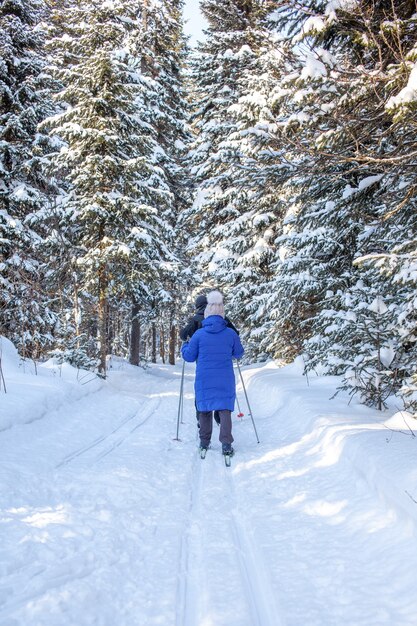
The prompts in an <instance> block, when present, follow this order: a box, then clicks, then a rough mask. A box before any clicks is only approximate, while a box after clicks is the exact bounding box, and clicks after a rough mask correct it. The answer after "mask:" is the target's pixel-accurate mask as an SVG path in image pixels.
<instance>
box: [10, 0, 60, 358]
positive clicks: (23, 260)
mask: <svg viewBox="0 0 417 626" xmlns="http://www.w3.org/2000/svg"><path fill="white" fill-rule="evenodd" d="M45 15H46V7H45V4H44V2H43V1H42V0H28V1H25V2H23V1H22V0H7V1H5V0H3V1H2V2H0V96H1V97H0V172H1V182H0V240H1V252H0V268H1V276H0V313H1V318H2V323H1V332H3V333H4V334H6V335H7V336H8V337H9V338H10V339H12V340H13V341H14V342H15V343H16V345H17V346H18V347H19V349H20V351H21V353H22V354H23V355H24V356H29V357H38V356H39V355H40V354H41V353H42V352H44V351H45V350H46V348H47V347H48V345H50V344H51V342H52V340H53V339H52V335H51V332H52V329H53V326H54V324H55V316H54V314H53V311H52V309H51V306H50V302H49V297H48V294H47V293H46V292H45V289H44V278H45V263H44V262H45V259H44V257H43V255H42V250H43V241H44V238H45V236H46V232H45V230H44V228H43V215H44V211H45V208H46V207H47V205H48V202H49V196H50V194H51V193H53V190H54V186H53V185H52V184H51V182H50V181H49V180H48V178H47V176H46V175H45V172H44V170H43V165H42V161H43V153H44V151H45V150H46V149H48V143H49V142H48V138H47V137H46V136H45V134H42V133H39V132H38V130H37V125H38V123H39V122H40V121H42V120H43V119H44V118H45V117H46V116H47V115H50V114H51V112H52V111H53V107H52V103H51V99H50V97H49V95H48V93H49V87H50V85H49V83H48V80H47V79H46V77H45V74H44V67H45V52H44V50H43V45H42V42H43V33H42V30H41V28H40V27H39V24H40V22H41V20H42V19H43V18H44V17H45Z"/></svg>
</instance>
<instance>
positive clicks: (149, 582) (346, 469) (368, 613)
mask: <svg viewBox="0 0 417 626" xmlns="http://www.w3.org/2000/svg"><path fill="white" fill-rule="evenodd" d="M3 369H4V375H5V378H6V384H7V388H8V393H7V394H6V395H4V393H3V392H1V395H0V428H1V429H2V430H1V432H0V448H1V459H0V470H1V471H0V481H1V484H0V493H1V496H0V508H1V513H0V535H1V537H0V624H1V626H75V625H77V626H87V625H90V624H91V625H92V624H98V625H103V626H104V625H106V626H116V625H117V626H136V625H137V626H154V625H155V626H156V625H164V626H226V625H227V626H280V625H284V624H285V625H292V626H307V625H308V626H315V625H317V626H330V625H332V626H333V625H334V626H339V625H341V624H346V625H349V626H352V625H355V626H380V625H385V624H386V625H390V626H392V625H395V626H415V624H416V623H417V622H416V614H417V599H416V595H415V593H414V586H415V585H414V574H415V572H416V571H417V537H416V535H417V533H416V528H417V504H416V502H415V500H417V469H416V468H417V465H416V463H415V458H416V452H417V447H416V446H417V442H416V438H415V437H413V436H412V433H411V431H410V430H409V428H408V426H407V425H406V423H405V421H407V422H408V424H409V425H410V426H411V419H410V418H409V417H407V416H403V415H400V414H397V415H396V416H394V417H390V415H389V414H385V415H381V414H378V413H377V412H376V411H372V410H370V409H367V408H364V407H362V406H359V405H354V406H352V405H351V406H350V407H349V406H347V403H346V398H343V397H339V396H338V397H337V398H336V399H335V400H332V401H330V400H329V399H328V398H329V397H330V396H331V395H333V393H334V389H335V385H336V381H335V379H331V378H328V379H322V378H316V379H312V380H311V379H310V381H309V383H310V385H309V386H308V385H307V381H306V379H305V378H304V377H303V376H301V375H300V373H299V371H298V368H297V365H293V366H290V367H286V368H282V369H279V368H277V367H276V366H275V365H274V364H273V363H268V364H266V365H262V366H260V365H254V366H251V367H245V368H243V373H244V377H245V380H246V383H247V389H248V392H249V397H250V399H251V403H252V405H253V406H252V408H253V411H254V416H255V419H256V425H257V428H258V433H259V438H260V441H261V443H260V444H257V443H256V439H255V435H254V432H253V429H252V424H251V421H250V419H249V417H248V416H247V415H245V417H244V418H243V420H242V421H238V420H237V419H235V421H234V436H235V448H236V451H237V452H236V456H235V457H234V459H233V461H232V468H231V469H226V468H225V466H224V463H223V460H222V458H221V454H220V445H219V442H218V441H217V436H218V429H217V427H216V426H215V430H214V437H213V442H212V444H213V445H212V449H211V450H210V451H209V453H208V454H207V458H206V459H205V460H204V461H201V460H200V459H199V457H198V455H197V451H196V444H197V438H196V428H195V416H194V406H193V393H192V388H193V367H192V366H190V365H187V367H186V382H185V408H184V422H185V423H184V424H181V425H180V438H181V441H180V442H177V441H174V440H173V437H174V436H175V431H176V419H177V404H178V392H179V387H180V377H181V365H178V366H176V367H170V366H162V365H158V366H154V367H152V368H151V369H149V370H147V371H143V370H141V369H138V368H134V367H131V366H129V365H127V364H124V363H121V362H116V363H115V366H114V369H113V370H112V371H111V373H110V376H109V379H108V381H106V382H97V381H93V382H91V383H87V384H85V385H82V384H80V383H79V382H77V380H76V378H75V375H74V372H73V370H71V368H65V369H64V370H62V372H61V373H60V374H61V375H59V372H58V371H57V368H54V367H53V365H52V364H48V367H47V368H39V371H38V375H37V376H35V375H34V374H31V373H28V372H26V373H24V372H22V370H21V368H19V367H18V361H17V360H16V358H15V356H13V354H11V351H10V350H9V351H8V357H7V358H6V359H4V358H3ZM239 400H240V404H241V407H242V409H244V410H245V412H246V413H247V411H246V408H244V398H243V396H242V393H241V392H240V394H239ZM384 420H385V422H384ZM400 431H401V432H400Z"/></svg>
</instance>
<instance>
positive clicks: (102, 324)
mask: <svg viewBox="0 0 417 626" xmlns="http://www.w3.org/2000/svg"><path fill="white" fill-rule="evenodd" d="M106 313H107V281H106V276H105V267H104V266H101V267H100V272H99V277H98V336H99V342H100V351H99V366H98V371H99V373H100V374H101V375H102V376H104V377H106V356H107V336H106V327H107V324H106V322H107V319H106V318H107V315H106Z"/></svg>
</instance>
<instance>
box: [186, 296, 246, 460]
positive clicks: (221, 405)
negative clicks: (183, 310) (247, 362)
mask: <svg viewBox="0 0 417 626" xmlns="http://www.w3.org/2000/svg"><path fill="white" fill-rule="evenodd" d="M181 352H182V356H183V359H184V360H185V361H189V362H193V361H197V369H196V378H195V385H194V387H195V394H196V405H197V410H198V417H199V422H200V449H201V450H204V451H205V450H207V448H208V446H209V444H210V440H211V434H212V430H213V420H212V411H216V410H217V411H218V412H219V416H220V434H219V440H220V442H221V444H222V452H223V454H225V455H230V456H231V455H232V454H233V448H232V442H233V436H232V411H233V410H234V406H235V399H236V382H235V375H234V372H233V361H232V359H233V358H236V359H240V358H241V356H242V355H243V352H244V350H243V347H242V344H241V343H240V339H239V335H238V334H237V332H236V331H235V330H233V329H232V328H229V327H228V326H227V323H226V320H225V319H224V305H223V296H222V294H221V293H220V292H219V291H212V292H211V293H209V294H208V295H207V306H206V308H205V311H204V321H203V323H202V328H201V329H199V330H197V331H196V332H195V333H194V334H193V336H192V337H191V340H190V342H189V343H185V344H184V345H183V346H182V349H181Z"/></svg>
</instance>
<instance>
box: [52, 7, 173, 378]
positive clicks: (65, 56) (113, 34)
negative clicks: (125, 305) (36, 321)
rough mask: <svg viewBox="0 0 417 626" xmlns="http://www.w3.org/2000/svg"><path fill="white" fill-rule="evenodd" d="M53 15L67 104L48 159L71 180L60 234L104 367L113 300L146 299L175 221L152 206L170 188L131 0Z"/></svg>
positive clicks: (57, 67) (62, 99)
mask: <svg viewBox="0 0 417 626" xmlns="http://www.w3.org/2000/svg"><path fill="white" fill-rule="evenodd" d="M54 23H55V25H56V28H57V29H58V31H60V32H62V33H64V36H57V37H55V38H52V39H51V41H50V43H49V47H50V50H51V51H52V52H53V53H54V61H55V63H54V68H53V70H54V75H55V76H56V77H58V78H59V79H60V80H61V81H62V84H63V89H62V90H61V91H60V92H59V94H58V95H57V98H56V99H57V101H58V102H59V103H62V106H63V107H64V110H63V111H62V112H61V113H60V114H58V115H56V116H55V117H54V118H51V119H49V120H47V121H46V122H45V126H48V127H49V128H50V132H51V133H52V134H57V135H58V136H59V137H61V138H62V140H63V141H64V142H65V147H64V148H62V147H61V148H60V150H59V151H58V152H56V153H55V154H52V155H51V157H50V160H51V163H52V165H53V167H54V169H55V171H61V172H62V171H64V172H66V178H67V180H68V182H69V185H70V188H69V193H68V196H67V197H66V199H65V201H64V203H63V204H62V206H61V208H60V212H61V215H62V217H63V220H64V221H67V223H68V222H69V223H70V224H71V228H70V229H68V231H67V232H66V236H67V237H68V239H69V241H70V247H71V252H72V256H73V258H74V259H75V267H76V269H77V272H78V273H79V278H78V279H77V281H78V283H79V285H80V291H82V292H83V300H84V302H85V303H86V304H87V306H88V307H89V308H90V316H89V317H90V319H91V313H92V312H94V310H95V315H94V316H93V319H94V318H95V322H94V324H93V325H92V328H90V329H89V333H88V334H90V335H91V334H94V332H95V330H96V331H97V336H98V340H99V371H100V372H101V373H102V374H105V371H106V355H107V351H108V329H107V324H108V313H109V308H110V306H111V304H112V302H120V300H121V299H123V298H127V299H130V300H131V301H134V302H135V301H139V300H140V299H141V298H148V296H149V293H150V285H152V290H154V285H155V284H156V283H158V281H159V277H160V268H161V264H163V263H165V262H166V261H167V260H170V259H173V256H172V253H171V252H170V250H169V249H168V247H167V245H166V241H168V240H169V237H170V230H171V229H170V227H169V224H168V223H167V221H166V219H165V217H164V216H163V215H161V214H160V212H159V208H158V207H159V205H160V204H162V205H164V203H165V202H166V198H167V197H169V196H170V189H169V185H168V183H167V180H166V177H165V175H164V172H163V171H161V168H159V167H158V166H157V165H156V164H155V158H154V157H155V152H156V151H157V143H156V141H155V132H154V129H153V128H152V124H151V122H152V119H151V112H150V111H149V108H148V107H147V103H148V102H149V101H150V100H151V99H152V94H150V92H152V90H153V89H154V87H153V85H152V84H151V85H150V84H149V81H148V80H147V77H146V76H145V75H144V74H143V73H142V71H141V67H140V62H139V60H138V58H137V55H136V50H135V49H134V45H135V42H134V38H132V30H133V29H134V28H135V27H136V26H137V25H140V21H139V20H138V14H137V10H136V8H135V6H133V7H132V6H131V3H128V2H121V1H120V2H117V3H103V5H102V6H100V7H98V6H97V5H96V4H95V3H93V2H84V3H83V4H82V5H78V4H71V5H70V6H67V7H65V11H61V10H60V9H59V8H58V9H56V12H55V14H54ZM129 45H130V46H131V47H132V50H130V49H129ZM86 324H89V321H88V320H87V322H86Z"/></svg>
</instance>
